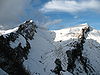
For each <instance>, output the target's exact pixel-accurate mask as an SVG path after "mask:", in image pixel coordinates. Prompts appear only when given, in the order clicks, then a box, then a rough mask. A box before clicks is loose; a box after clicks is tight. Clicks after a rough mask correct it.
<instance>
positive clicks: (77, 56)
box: [66, 27, 95, 75]
mask: <svg viewBox="0 0 100 75" xmlns="http://www.w3.org/2000/svg"><path fill="white" fill-rule="evenodd" d="M89 30H90V29H89V27H88V28H84V29H82V36H81V38H79V41H78V42H76V41H75V42H74V43H73V47H74V49H72V50H68V51H66V54H67V57H68V66H67V71H69V72H71V73H72V74H73V75H80V73H83V72H85V74H86V75H95V74H94V71H95V70H94V69H93V67H92V65H91V64H90V63H89V61H88V58H87V57H85V56H83V54H82V51H83V45H84V43H85V40H86V37H85V36H86V35H88V32H89ZM76 62H78V63H79V64H81V66H82V68H81V67H79V69H78V68H76V67H77V66H78V65H79V64H78V65H77V64H76ZM75 71H76V72H75Z"/></svg>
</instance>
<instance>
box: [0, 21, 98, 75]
mask: <svg viewBox="0 0 100 75" xmlns="http://www.w3.org/2000/svg"><path fill="white" fill-rule="evenodd" d="M8 31H9V32H7V31H0V34H1V36H2V35H3V38H4V39H0V42H6V43H1V45H0V46H2V45H5V46H6V47H7V49H8V48H9V49H10V50H7V49H6V48H4V47H5V46H3V47H1V48H0V51H1V52H0V56H2V57H0V63H2V64H4V63H5V62H7V61H9V63H11V64H7V65H4V66H0V67H1V68H2V69H3V70H4V71H6V72H7V73H9V74H11V75H14V74H19V75H21V74H23V73H24V74H23V75H55V74H57V75H100V72H99V69H100V68H99V66H100V39H99V38H100V31H97V30H95V29H92V28H91V27H90V26H88V25H87V24H81V25H78V26H74V27H70V28H65V29H61V30H54V31H48V30H46V29H44V28H42V27H37V26H36V25H35V24H34V23H33V22H32V21H27V22H26V23H24V24H22V25H21V26H19V27H17V28H15V29H11V30H8ZM12 33H14V35H11V34H12ZM1 36H0V38H1ZM10 36H13V37H15V36H16V37H15V38H12V37H10ZM9 38H11V39H14V40H9V41H1V40H5V39H6V40H7V39H9ZM3 49H5V51H8V54H9V53H10V52H9V51H13V52H12V54H11V53H10V54H9V55H8V56H10V55H11V57H12V59H13V60H12V59H11V58H8V57H6V56H5V54H4V53H6V52H4V51H3ZM24 50H25V52H24ZM20 51H22V52H21V55H20V53H19V52H20ZM23 52H24V53H25V56H24V53H23ZM2 53H3V54H2ZM13 53H15V55H13ZM16 54H17V55H16ZM18 56H19V57H20V58H19V57H18ZM6 59H7V61H6ZM14 59H16V60H14ZM15 61H19V62H17V64H19V63H21V64H19V65H20V66H21V67H22V68H20V69H23V68H24V69H23V70H24V71H23V70H20V72H21V71H22V73H17V72H18V71H19V70H12V68H11V67H9V66H14V65H12V64H16V62H15ZM13 62H14V63H13ZM7 66H8V67H9V68H7ZM14 67H15V68H17V69H18V68H19V67H16V66H14ZM8 69H10V71H9V70H8ZM13 71H15V72H16V73H14V72H13ZM0 72H1V71H0ZM3 73H4V72H2V74H0V75H3Z"/></svg>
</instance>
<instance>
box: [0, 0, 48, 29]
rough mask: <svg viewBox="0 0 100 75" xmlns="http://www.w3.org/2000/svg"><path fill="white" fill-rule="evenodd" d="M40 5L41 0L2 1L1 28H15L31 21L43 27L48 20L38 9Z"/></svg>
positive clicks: (0, 11) (0, 8)
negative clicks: (26, 21)
mask: <svg viewBox="0 0 100 75" xmlns="http://www.w3.org/2000/svg"><path fill="white" fill-rule="evenodd" d="M40 4H41V0H0V26H1V25H2V26H3V27H4V28H5V29H6V28H7V29H8V28H13V27H15V26H17V25H18V24H19V23H22V22H23V21H25V20H29V19H33V20H34V21H35V22H36V21H38V23H39V24H40V25H41V24H42V25H43V24H44V23H45V22H46V21H47V20H48V19H47V17H46V16H44V15H43V13H42V12H41V11H40V10H39V9H38V8H37V7H39V5H40ZM36 23H37V22H36ZM0 29H1V27H0Z"/></svg>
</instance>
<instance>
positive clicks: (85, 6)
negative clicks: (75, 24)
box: [40, 0, 100, 14]
mask: <svg viewBox="0 0 100 75" xmlns="http://www.w3.org/2000/svg"><path fill="white" fill-rule="evenodd" d="M40 10H41V11H42V12H45V13H46V12H67V13H71V14H73V13H78V12H84V11H89V10H90V11H95V12H100V11H99V10H100V1H99V0H81V1H76V0H51V1H49V2H47V3H46V4H45V5H44V6H43V8H41V9H40Z"/></svg>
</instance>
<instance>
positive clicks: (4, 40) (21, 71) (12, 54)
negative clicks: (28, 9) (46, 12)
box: [0, 21, 36, 75]
mask: <svg viewBox="0 0 100 75" xmlns="http://www.w3.org/2000/svg"><path fill="white" fill-rule="evenodd" d="M35 28H36V25H35V24H34V23H33V22H32V21H26V22H25V23H24V24H21V25H20V26H19V27H18V29H17V30H16V31H14V32H11V33H9V34H4V35H1V36H0V68H1V69H3V70H4V71H5V72H7V73H8V74H9V75H29V72H28V71H27V70H25V68H24V66H23V62H24V60H27V55H28V53H29V49H30V48H31V46H30V43H29V40H32V39H33V36H34V34H35V33H36V29H35ZM20 39H21V40H20ZM23 42H24V43H23ZM14 43H15V46H14V45H13V44H14Z"/></svg>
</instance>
